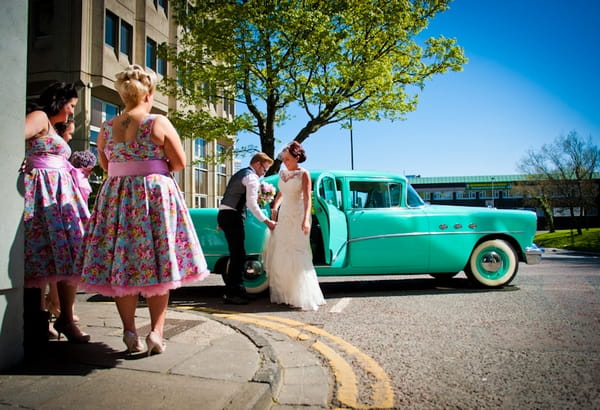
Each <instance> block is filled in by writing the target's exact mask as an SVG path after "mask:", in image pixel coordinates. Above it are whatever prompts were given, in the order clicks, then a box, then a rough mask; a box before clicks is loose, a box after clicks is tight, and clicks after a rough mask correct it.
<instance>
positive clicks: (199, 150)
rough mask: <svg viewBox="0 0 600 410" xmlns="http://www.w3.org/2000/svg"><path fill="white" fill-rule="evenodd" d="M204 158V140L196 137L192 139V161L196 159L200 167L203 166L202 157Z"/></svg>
mask: <svg viewBox="0 0 600 410" xmlns="http://www.w3.org/2000/svg"><path fill="white" fill-rule="evenodd" d="M205 158H206V140H204V138H196V139H195V140H194V161H198V163H199V164H200V166H201V167H202V168H205V165H204V159H205Z"/></svg>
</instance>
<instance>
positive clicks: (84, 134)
mask: <svg viewBox="0 0 600 410" xmlns="http://www.w3.org/2000/svg"><path fill="white" fill-rule="evenodd" d="M29 5H30V9H29V24H28V27H29V33H28V34H29V41H28V69H27V80H28V88H27V96H28V98H30V99H31V98H35V97H37V96H38V95H39V94H40V92H41V91H42V90H43V89H44V88H45V87H47V86H48V85H50V84H51V83H53V82H55V81H65V82H75V83H77V84H78V85H79V86H80V88H79V94H80V95H79V97H80V98H79V103H78V105H77V108H76V113H75V118H74V119H75V124H76V130H75V134H74V138H73V140H72V141H71V143H70V144H71V148H72V149H73V150H83V149H91V150H92V151H95V149H96V148H95V145H96V141H97V136H98V133H99V131H100V126H101V124H102V122H103V121H105V120H107V119H110V118H112V117H114V116H115V115H117V114H119V113H120V111H121V110H122V109H123V108H124V106H123V104H122V102H121V100H120V98H119V95H118V94H117V92H116V91H115V88H114V78H115V74H116V73H118V72H120V71H121V70H122V69H123V68H125V67H126V66H127V65H129V64H139V65H141V66H144V67H148V68H151V69H152V70H154V71H155V72H156V73H157V75H158V77H159V80H160V79H161V78H163V77H164V76H166V75H171V70H172V68H171V67H170V65H169V64H168V63H167V62H166V61H165V60H163V59H161V58H160V57H158V54H157V48H158V47H159V45H160V44H162V43H168V44H171V45H174V44H176V39H177V32H178V27H177V25H176V24H175V22H174V19H173V17H172V12H171V10H170V8H169V3H168V1H167V0H104V1H92V0H60V1H58V0H30V1H29ZM180 108H181V107H180V106H178V102H177V101H176V99H175V98H174V97H170V96H167V95H164V94H161V93H160V92H158V91H157V92H156V93H155V97H154V108H153V112H155V113H159V114H165V115H166V114H167V113H168V112H169V110H174V109H180ZM201 109H204V110H209V111H210V113H211V114H212V115H215V116H222V117H225V118H233V116H234V115H235V112H234V105H233V104H229V103H227V102H225V103H214V104H212V103H211V104H210V105H209V106H205V107H201ZM182 140H183V144H184V149H185V152H186V154H187V166H186V168H185V169H184V170H183V171H181V172H179V173H178V175H176V178H177V180H178V183H179V185H180V187H181V189H182V191H183V192H184V195H185V198H186V203H187V205H188V206H189V207H215V206H218V204H219V202H220V199H221V196H222V194H223V192H224V190H225V184H226V181H227V180H228V177H229V176H231V174H232V172H233V168H234V166H233V160H229V161H227V162H226V163H222V164H216V165H211V164H209V163H207V162H206V161H204V159H205V158H206V156H208V155H211V156H212V155H215V154H218V153H219V152H220V151H222V150H225V149H226V148H227V147H228V146H231V145H232V144H233V139H230V138H225V139H223V141H205V140H203V139H201V138H200V139H196V140H194V141H192V140H190V139H185V135H182Z"/></svg>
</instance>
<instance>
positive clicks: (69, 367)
mask: <svg viewBox="0 0 600 410" xmlns="http://www.w3.org/2000/svg"><path fill="white" fill-rule="evenodd" d="M83 296H85V298H82V295H79V296H78V301H77V305H76V306H77V308H76V309H77V314H78V316H79V317H80V319H81V326H82V329H83V330H84V331H85V332H87V333H89V334H90V335H91V337H92V339H91V342H90V343H89V344H84V345H76V344H70V343H67V342H66V341H64V340H61V341H51V342H49V344H48V349H47V353H46V354H45V355H43V356H41V357H40V358H39V360H28V361H27V362H24V363H22V364H21V365H19V366H18V367H16V368H15V369H12V370H11V371H8V372H4V373H3V374H1V375H0V409H5V408H7V409H8V408H17V407H18V408H21V409H23V408H25V409H74V408H77V409H100V408H102V409H167V408H168V409H178V410H179V409H195V410H197V409H203V410H212V409H215V410H216V409H292V408H300V407H301V408H303V409H322V408H327V407H328V404H329V403H330V402H331V400H330V390H331V387H330V386H331V383H332V382H331V378H330V376H329V373H328V369H327V368H326V367H324V366H323V365H322V363H321V361H320V359H319V358H318V357H317V356H316V355H315V354H314V352H312V351H311V350H309V349H308V346H307V345H304V344H302V343H301V342H297V341H292V340H290V339H289V338H287V336H283V335H281V337H279V336H278V335H273V334H272V333H271V332H265V331H262V330H261V329H257V328H252V327H250V326H247V325H244V324H240V323H234V322H233V321H228V320H226V319H217V318H215V317H214V316H212V315H210V314H208V313H206V312H197V311H183V310H178V309H169V312H168V314H167V323H166V325H165V339H166V342H167V349H166V351H165V352H164V353H163V354H160V355H153V356H150V357H147V355H146V352H143V353H138V354H134V355H127V354H126V352H125V345H124V344H123V342H122V340H121V339H122V329H121V322H120V320H119V316H118V314H117V311H116V308H115V306H114V304H113V303H104V302H92V301H90V296H91V295H83ZM137 314H138V316H137V324H138V327H139V334H140V335H143V336H144V337H145V335H146V334H147V333H148V332H149V327H150V326H149V318H148V310H147V309H146V308H138V311H137Z"/></svg>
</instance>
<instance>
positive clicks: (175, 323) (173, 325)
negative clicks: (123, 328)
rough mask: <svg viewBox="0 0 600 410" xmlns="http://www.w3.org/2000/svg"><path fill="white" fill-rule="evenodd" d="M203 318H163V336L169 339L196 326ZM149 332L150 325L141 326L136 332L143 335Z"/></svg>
mask: <svg viewBox="0 0 600 410" xmlns="http://www.w3.org/2000/svg"><path fill="white" fill-rule="evenodd" d="M204 322H205V321H204V320H184V319H167V320H165V328H164V330H163V337H164V338H165V339H169V338H171V337H173V336H176V335H178V334H180V333H183V332H185V331H186V330H188V329H191V328H193V327H194V326H198V325H199V324H201V323H204ZM149 332H150V325H146V326H142V327H141V328H139V329H138V334H140V335H145V334H148V333H149Z"/></svg>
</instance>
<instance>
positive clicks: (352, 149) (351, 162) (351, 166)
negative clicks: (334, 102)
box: [350, 117, 354, 169]
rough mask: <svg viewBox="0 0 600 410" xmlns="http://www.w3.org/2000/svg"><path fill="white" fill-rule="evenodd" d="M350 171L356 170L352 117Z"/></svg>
mask: <svg viewBox="0 0 600 410" xmlns="http://www.w3.org/2000/svg"><path fill="white" fill-rule="evenodd" d="M350 169H354V140H353V138H352V117H350Z"/></svg>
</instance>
